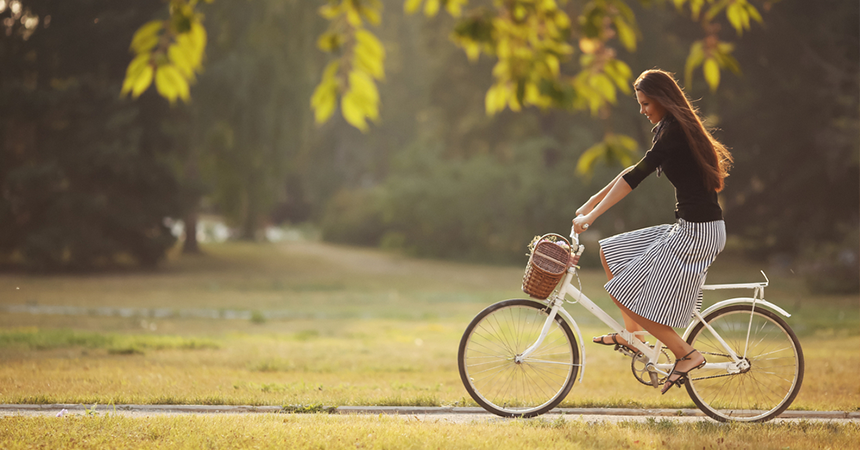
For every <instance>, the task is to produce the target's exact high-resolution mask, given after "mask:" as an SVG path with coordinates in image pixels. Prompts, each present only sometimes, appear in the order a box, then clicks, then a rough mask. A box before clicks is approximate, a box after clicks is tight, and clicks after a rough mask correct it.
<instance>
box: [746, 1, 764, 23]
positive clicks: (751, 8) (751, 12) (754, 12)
mask: <svg viewBox="0 0 860 450" xmlns="http://www.w3.org/2000/svg"><path fill="white" fill-rule="evenodd" d="M744 8H745V9H746V12H747V14H748V15H749V16H750V17H752V18H753V20H755V21H756V22H758V23H763V22H764V19H762V17H761V14H760V13H759V12H758V10H757V9H755V6H753V5H752V4H750V3H746V4H745V5H744Z"/></svg>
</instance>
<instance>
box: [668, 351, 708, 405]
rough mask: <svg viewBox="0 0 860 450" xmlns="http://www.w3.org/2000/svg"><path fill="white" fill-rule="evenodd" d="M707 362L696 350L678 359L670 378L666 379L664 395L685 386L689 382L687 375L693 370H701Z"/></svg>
mask: <svg viewBox="0 0 860 450" xmlns="http://www.w3.org/2000/svg"><path fill="white" fill-rule="evenodd" d="M707 362H708V361H707V360H706V359H705V357H704V356H703V355H702V354H701V353H699V351H698V350H695V349H694V350H693V351H691V352H690V353H687V354H686V355H684V357H682V358H678V359H677V360H676V361H675V366H674V367H673V368H672V372H671V373H670V374H669V378H667V379H666V383H665V384H664V385H663V392H662V393H663V394H665V393H666V392H668V391H669V389H671V388H672V386H678V387H679V388H680V387H681V386H683V385H684V383H685V382H686V381H687V374H688V373H690V372H691V371H693V370H696V369H701V368H702V367H704V366H705V364H706V363H707Z"/></svg>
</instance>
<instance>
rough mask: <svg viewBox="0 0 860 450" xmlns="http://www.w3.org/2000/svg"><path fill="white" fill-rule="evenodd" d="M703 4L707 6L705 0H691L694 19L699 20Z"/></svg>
mask: <svg viewBox="0 0 860 450" xmlns="http://www.w3.org/2000/svg"><path fill="white" fill-rule="evenodd" d="M702 6H705V0H690V11H692V13H693V19H694V20H697V21H698V20H699V13H701V12H702Z"/></svg>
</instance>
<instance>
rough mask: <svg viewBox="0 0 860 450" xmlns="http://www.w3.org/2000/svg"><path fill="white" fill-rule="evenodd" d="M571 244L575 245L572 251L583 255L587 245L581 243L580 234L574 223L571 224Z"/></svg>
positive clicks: (577, 254)
mask: <svg viewBox="0 0 860 450" xmlns="http://www.w3.org/2000/svg"><path fill="white" fill-rule="evenodd" d="M577 217H579V216H577ZM570 245H572V246H573V252H572V253H573V254H574V255H576V256H581V255H582V252H584V251H585V246H584V245H582V244H580V243H579V234H577V232H576V230H575V229H574V226H573V225H571V226H570Z"/></svg>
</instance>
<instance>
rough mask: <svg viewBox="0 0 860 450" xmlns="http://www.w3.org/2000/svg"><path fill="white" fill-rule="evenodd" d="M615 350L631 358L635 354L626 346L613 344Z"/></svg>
mask: <svg viewBox="0 0 860 450" xmlns="http://www.w3.org/2000/svg"><path fill="white" fill-rule="evenodd" d="M615 351H616V352H619V353H621V354H622V355H624V356H629V357H631V358H632V357H634V356H636V353H635V352H633V351H631V350H630V349H629V348H628V347H625V346H623V345H618V344H615Z"/></svg>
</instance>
